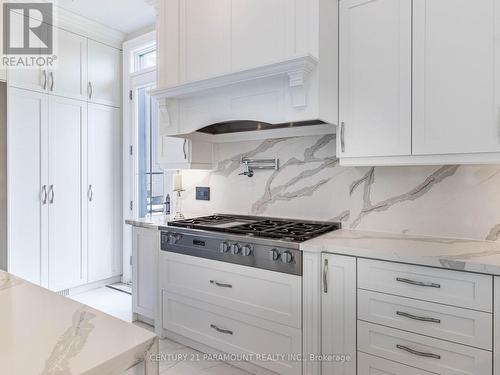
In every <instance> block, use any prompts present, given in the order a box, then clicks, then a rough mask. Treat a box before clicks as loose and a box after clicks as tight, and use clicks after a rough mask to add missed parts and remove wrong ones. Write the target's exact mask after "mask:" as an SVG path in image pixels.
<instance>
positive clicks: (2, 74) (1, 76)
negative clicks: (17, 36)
mask: <svg viewBox="0 0 500 375" xmlns="http://www.w3.org/2000/svg"><path fill="white" fill-rule="evenodd" d="M3 3H4V1H3V0H0V20H3ZM2 23H3V21H2ZM2 58H3V27H0V61H2ZM6 80H7V71H6V70H5V68H4V67H3V64H1V63H0V81H6Z"/></svg>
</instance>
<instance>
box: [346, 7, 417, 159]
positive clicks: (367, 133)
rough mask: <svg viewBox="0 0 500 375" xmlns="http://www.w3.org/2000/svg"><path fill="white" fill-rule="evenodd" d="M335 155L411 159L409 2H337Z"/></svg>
mask: <svg viewBox="0 0 500 375" xmlns="http://www.w3.org/2000/svg"><path fill="white" fill-rule="evenodd" d="M339 79H340V108H339V111H340V113H339V116H340V118H339V124H340V136H339V137H338V140H339V142H338V155H340V157H368V156H394V155H411V0H343V1H341V2H340V77H339Z"/></svg>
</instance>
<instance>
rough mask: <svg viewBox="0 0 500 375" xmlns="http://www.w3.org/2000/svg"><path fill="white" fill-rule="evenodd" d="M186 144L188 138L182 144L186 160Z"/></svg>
mask: <svg viewBox="0 0 500 375" xmlns="http://www.w3.org/2000/svg"><path fill="white" fill-rule="evenodd" d="M186 144H187V139H184V143H183V145H182V152H183V153H184V160H186V159H187V152H186Z"/></svg>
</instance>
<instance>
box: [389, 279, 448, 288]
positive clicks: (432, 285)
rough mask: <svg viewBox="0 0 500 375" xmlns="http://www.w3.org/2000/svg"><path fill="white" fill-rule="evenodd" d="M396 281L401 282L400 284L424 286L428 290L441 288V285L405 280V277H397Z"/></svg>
mask: <svg viewBox="0 0 500 375" xmlns="http://www.w3.org/2000/svg"><path fill="white" fill-rule="evenodd" d="M396 281H399V282H400V283H405V284H411V285H416V286H423V287H426V288H438V289H439V288H441V285H440V284H436V283H427V282H423V281H415V280H410V279H405V278H403V277H396Z"/></svg>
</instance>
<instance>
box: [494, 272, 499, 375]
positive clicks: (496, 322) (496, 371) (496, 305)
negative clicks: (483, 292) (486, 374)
mask: <svg viewBox="0 0 500 375" xmlns="http://www.w3.org/2000/svg"><path fill="white" fill-rule="evenodd" d="M493 288H494V290H495V294H494V297H493V299H494V307H493V317H494V321H493V327H494V332H493V375H500V277H498V276H496V277H495V278H494V287H493Z"/></svg>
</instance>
